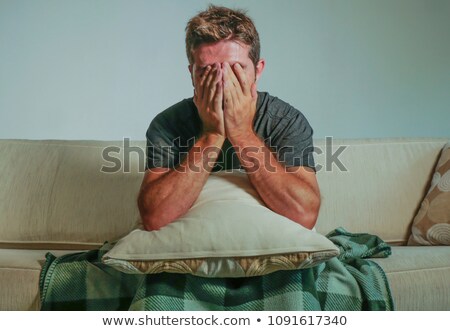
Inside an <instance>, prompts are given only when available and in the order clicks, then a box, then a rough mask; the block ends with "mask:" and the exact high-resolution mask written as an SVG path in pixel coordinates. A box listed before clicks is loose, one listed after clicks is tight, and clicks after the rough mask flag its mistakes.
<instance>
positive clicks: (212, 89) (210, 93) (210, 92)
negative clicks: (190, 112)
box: [204, 64, 220, 103]
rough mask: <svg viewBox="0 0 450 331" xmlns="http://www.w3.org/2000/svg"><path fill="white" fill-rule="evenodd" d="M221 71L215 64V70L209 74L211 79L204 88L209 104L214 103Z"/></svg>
mask: <svg viewBox="0 0 450 331" xmlns="http://www.w3.org/2000/svg"><path fill="white" fill-rule="evenodd" d="M219 69H220V67H219V65H218V64H214V66H213V69H212V70H211V72H210V73H209V77H208V79H207V81H206V84H205V86H204V89H205V92H204V96H205V99H206V100H207V102H208V103H211V102H212V101H213V99H214V95H215V93H216V83H217V76H218V75H219V74H220V72H219Z"/></svg>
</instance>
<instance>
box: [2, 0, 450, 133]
mask: <svg viewBox="0 0 450 331" xmlns="http://www.w3.org/2000/svg"><path fill="white" fill-rule="evenodd" d="M210 2H212V3H215V4H223V5H227V6H237V7H240V8H246V9H248V10H249V15H250V16H251V17H252V18H253V19H254V21H255V23H256V26H257V28H258V30H259V32H260V35H261V43H262V56H263V57H264V58H265V59H266V60H267V66H266V71H265V73H264V75H263V77H262V80H261V81H260V84H259V86H258V88H259V90H266V91H269V92H271V94H273V95H277V96H279V97H280V98H282V99H284V100H285V101H287V102H289V103H291V104H292V105H294V106H296V107H297V108H299V109H300V110H302V111H303V113H304V114H305V115H306V116H307V118H308V119H309V121H310V123H311V124H312V126H313V127H314V129H315V137H316V138H323V137H324V136H335V137H339V138H358V137H361V138H363V137H399V136H405V137H417V136H435V137H438V136H446V137H448V136H449V132H450V37H449V31H450V19H449V18H450V1H448V0H421V1H419V0H404V1H400V0H377V1H372V0H341V1H338V0H322V1H320V0H316V1H300V0H291V1H287V0H284V1H283V0H282V1H268V0H247V1H243V0H242V1H214V0H212V1H200V0H198V1H186V0H171V1H144V0H140V1H137V0H133V1H130V0H73V1H68V0H0V138H23V139H101V140H109V139H122V138H123V137H130V138H131V139H138V140H140V139H144V134H145V131H146V129H147V126H148V124H149V122H150V121H151V119H152V118H153V117H154V116H155V115H156V114H157V113H159V112H160V111H162V110H164V109H165V108H167V107H168V106H170V105H172V104H173V103H175V102H177V101H179V100H180V99H182V98H185V97H190V96H191V94H192V86H191V82H190V78H189V75H188V71H187V60H186V56H185V51H184V28H185V25H186V22H187V20H188V19H189V18H190V17H191V16H193V15H194V14H195V13H196V12H198V11H200V10H202V9H204V8H206V5H207V4H208V3H210Z"/></svg>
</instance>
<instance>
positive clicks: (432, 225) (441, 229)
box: [408, 143, 450, 246]
mask: <svg viewBox="0 0 450 331" xmlns="http://www.w3.org/2000/svg"><path fill="white" fill-rule="evenodd" d="M408 245H426V246H429V245H450V143H448V144H447V145H445V147H444V148H443V149H442V153H441V156H440V158H439V161H438V164H437V166H436V171H435V173H434V174H433V179H432V181H431V183H430V189H429V190H428V192H427V194H426V195H425V198H424V199H423V201H422V204H421V206H420V209H419V211H418V212H417V215H416V217H415V218H414V221H413V225H412V228H411V237H409V241H408Z"/></svg>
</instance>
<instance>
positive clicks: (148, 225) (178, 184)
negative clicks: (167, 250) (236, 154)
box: [138, 135, 225, 230]
mask: <svg viewBox="0 0 450 331" xmlns="http://www.w3.org/2000/svg"><path fill="white" fill-rule="evenodd" d="M224 140H225V138H224V137H222V136H219V135H204V136H202V137H200V138H199V139H198V140H197V141H196V143H195V144H194V146H193V147H192V148H191V149H190V150H189V152H188V154H187V156H186V158H185V159H184V160H182V161H181V163H180V164H179V165H178V166H177V167H176V168H174V169H161V168H158V171H164V173H162V174H160V175H158V177H157V178H156V179H155V180H152V181H150V180H149V181H145V180H144V182H143V184H142V186H141V191H140V193H139V198H138V204H139V210H140V213H141V217H142V221H143V224H144V227H145V229H146V230H157V229H160V228H161V227H163V226H165V225H167V224H169V223H171V222H172V221H174V220H175V219H177V218H178V217H180V216H182V215H183V214H185V213H186V212H187V211H188V210H189V208H190V207H191V206H192V204H193V203H194V202H195V200H196V199H197V198H198V195H199V194H200V191H201V189H202V188H203V185H204V184H205V182H206V180H207V178H208V176H209V174H210V172H211V169H212V168H213V166H214V163H215V161H216V160H217V157H218V154H219V151H220V147H221V146H222V144H223V142H224ZM148 171H155V170H152V169H150V170H148ZM149 177H150V176H149Z"/></svg>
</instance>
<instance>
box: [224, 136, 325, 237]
mask: <svg viewBox="0 0 450 331" xmlns="http://www.w3.org/2000/svg"><path fill="white" fill-rule="evenodd" d="M230 140H231V139H230ZM232 144H233V145H234V146H235V149H238V150H239V153H238V156H239V159H240V162H241V165H242V166H243V167H244V169H245V170H246V172H247V174H248V176H249V179H250V181H251V183H252V184H253V186H254V187H255V189H256V190H257V192H258V194H259V195H260V196H261V199H262V200H263V201H264V202H265V204H266V205H267V207H269V208H270V209H271V210H273V211H274V212H276V213H278V214H281V215H283V216H285V217H287V218H289V219H291V220H293V221H295V222H297V223H299V224H301V225H303V226H305V227H306V228H309V229H311V228H313V227H314V225H315V223H316V220H317V215H318V211H319V207H320V193H319V192H316V191H315V190H314V189H313V187H312V185H310V184H309V183H308V182H307V180H306V177H305V176H306V175H307V174H306V173H305V172H306V170H304V169H298V170H297V171H296V173H292V172H289V171H288V169H287V168H286V167H285V166H284V165H282V164H281V163H279V162H278V160H277V158H276V156H275V155H274V154H273V153H272V151H270V149H269V148H268V147H267V146H266V145H265V144H264V142H263V141H262V140H261V139H260V138H259V137H258V136H257V135H256V134H255V133H253V134H249V135H246V136H245V137H239V138H235V139H233V141H232Z"/></svg>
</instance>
